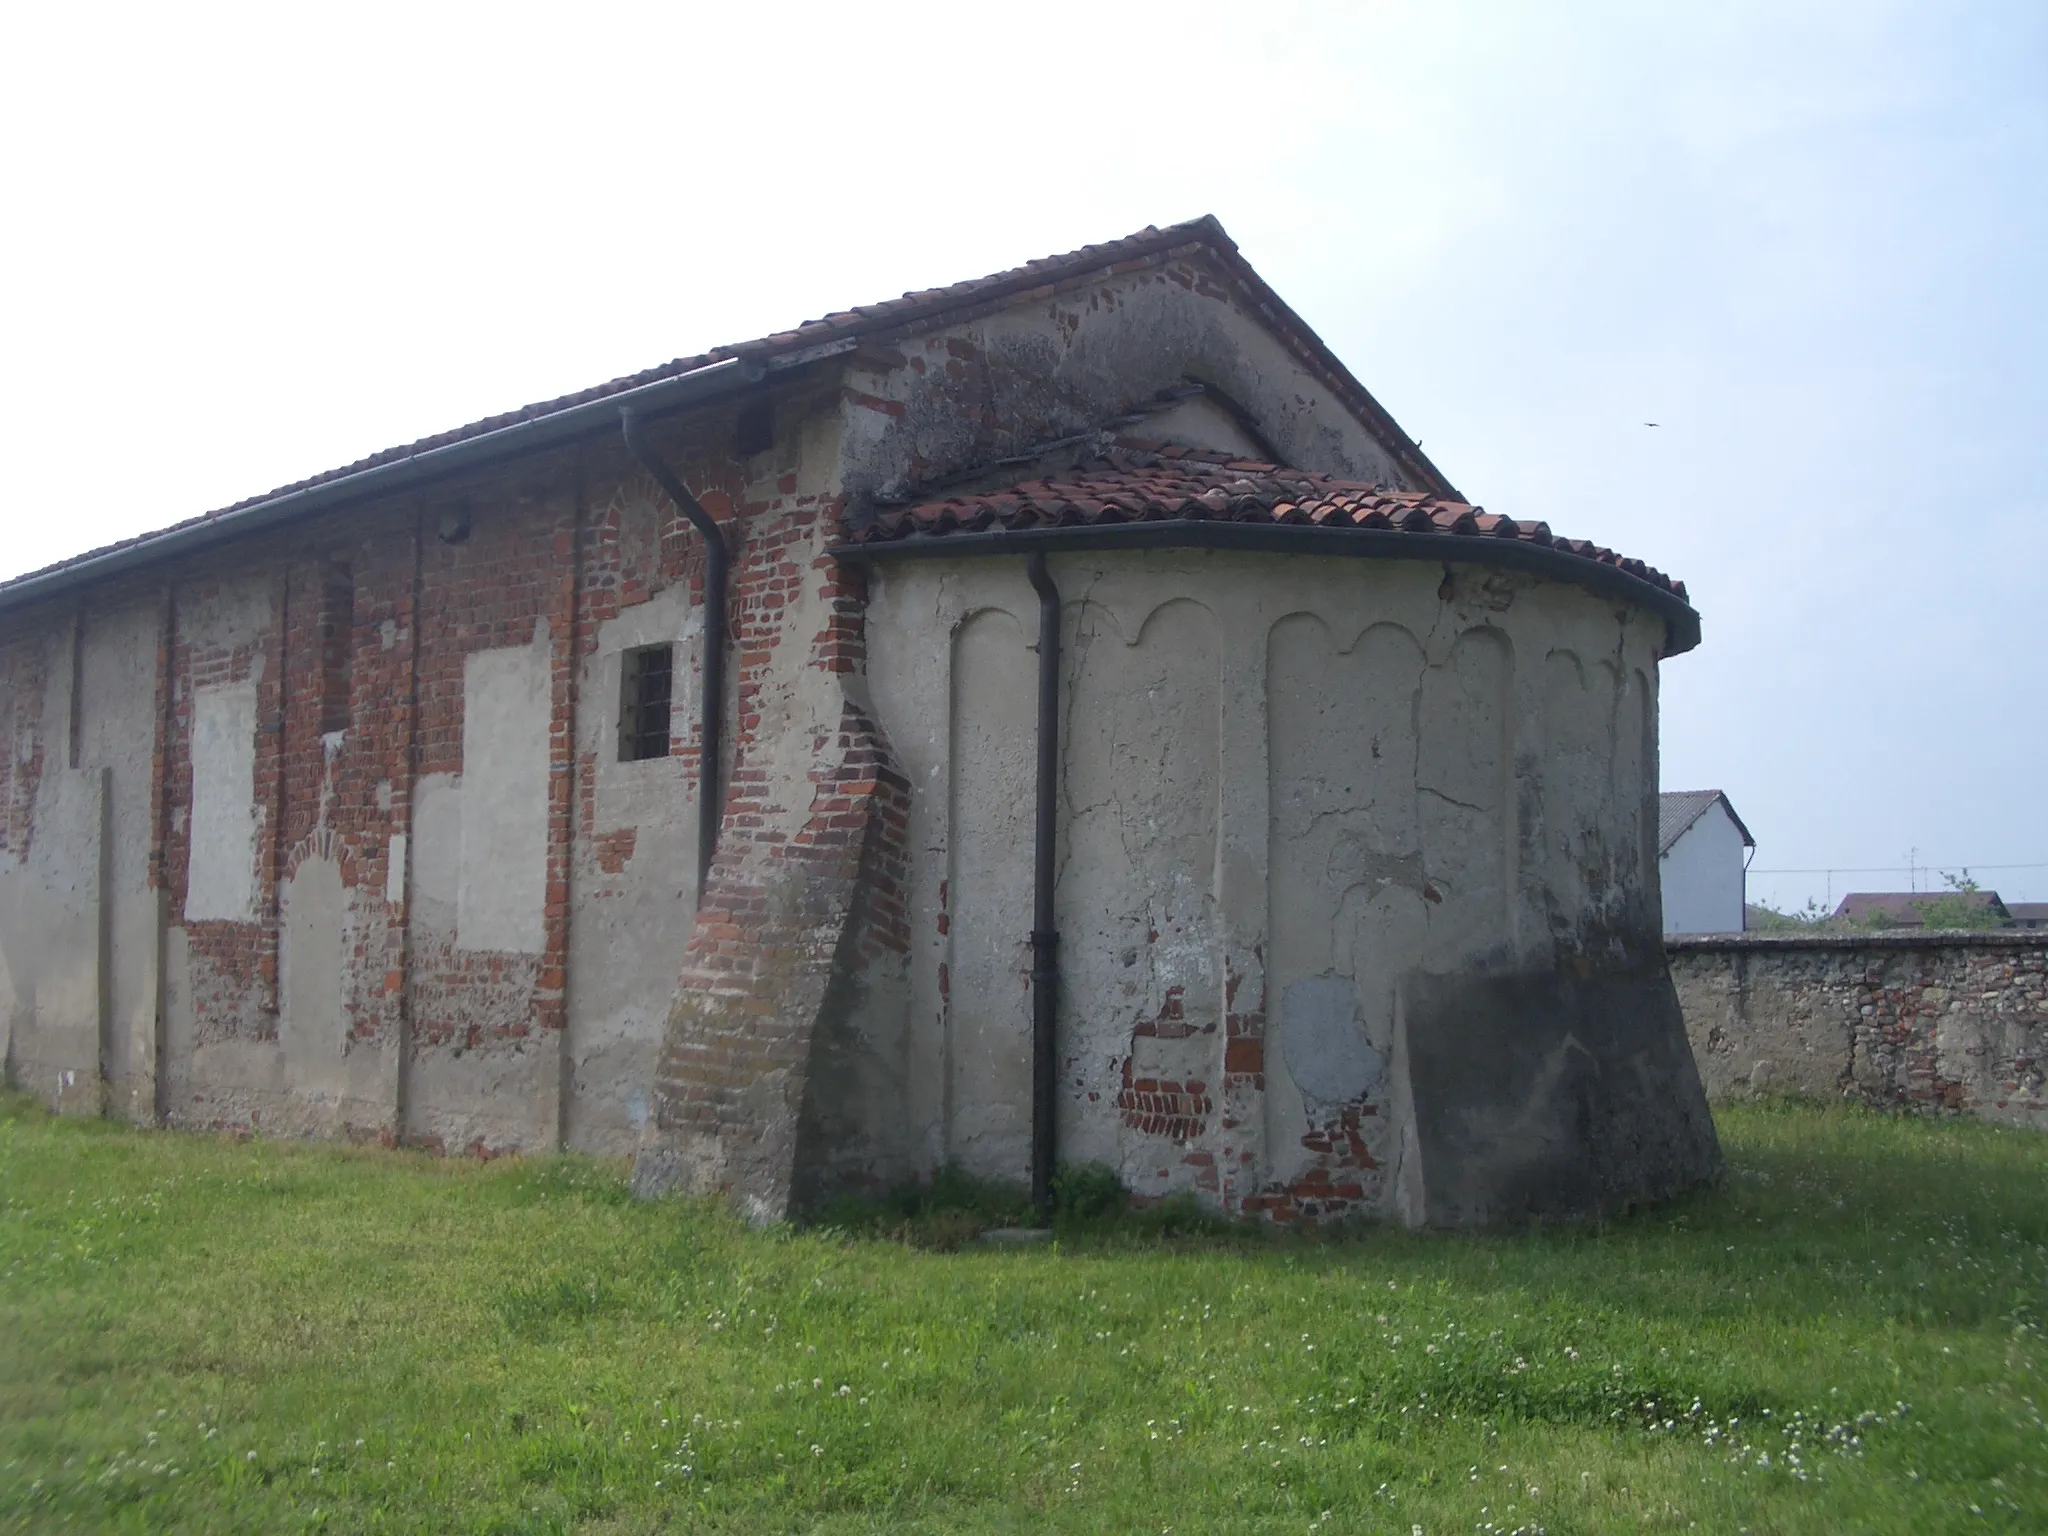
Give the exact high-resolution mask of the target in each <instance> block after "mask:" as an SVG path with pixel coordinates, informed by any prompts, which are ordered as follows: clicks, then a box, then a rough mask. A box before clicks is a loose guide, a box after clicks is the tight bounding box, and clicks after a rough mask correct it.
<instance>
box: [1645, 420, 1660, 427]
mask: <svg viewBox="0 0 2048 1536" xmlns="http://www.w3.org/2000/svg"><path fill="white" fill-rule="evenodd" d="M1643 425H1644V426H1646V427H1661V426H1663V425H1664V423H1663V422H1661V421H1646V422H1644V423H1643Z"/></svg>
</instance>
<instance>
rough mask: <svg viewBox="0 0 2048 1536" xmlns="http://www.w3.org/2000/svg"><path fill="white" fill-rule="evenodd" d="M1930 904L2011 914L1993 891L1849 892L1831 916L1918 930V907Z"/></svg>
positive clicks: (1921, 915) (1920, 919) (1922, 917)
mask: <svg viewBox="0 0 2048 1536" xmlns="http://www.w3.org/2000/svg"><path fill="white" fill-rule="evenodd" d="M1932 901H1960V902H1961V903H1962V905H1963V907H1964V908H1965V909H1966V910H1972V911H1988V912H1989V913H1991V915H1992V916H1994V917H2009V916H2011V915H2012V914H2011V909H2010V908H2008V907H2007V906H2006V904H2005V903H2004V902H2002V901H2000V900H1999V899H1998V892H1996V891H1852V892H1851V893H1850V894H1849V895H1847V896H1844V897H1843V898H1842V902H1841V905H1840V906H1838V907H1836V908H1835V916H1837V917H1840V918H1846V919H1848V920H1849V921H1850V922H1860V923H1867V922H1869V921H1871V920H1872V919H1874V918H1883V919H1884V920H1885V921H1887V922H1890V923H1894V924H1896V925H1898V926H1899V927H1901V928H1918V927H1921V926H1922V925H1923V924H1924V923H1925V922H1926V914H1925V913H1923V912H1922V911H1921V910H1920V909H1921V907H1922V906H1923V905H1924V904H1925V903H1927V902H1932Z"/></svg>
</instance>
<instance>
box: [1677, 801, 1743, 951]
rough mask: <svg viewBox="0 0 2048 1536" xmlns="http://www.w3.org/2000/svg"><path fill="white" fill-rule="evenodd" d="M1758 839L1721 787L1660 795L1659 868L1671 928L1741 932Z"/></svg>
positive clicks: (1681, 930) (1682, 931) (1682, 930)
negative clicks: (1748, 880) (1750, 865)
mask: <svg viewBox="0 0 2048 1536" xmlns="http://www.w3.org/2000/svg"><path fill="white" fill-rule="evenodd" d="M1754 847H1756V839H1755V838H1753V837H1751V836H1750V835H1749V828H1747V827H1745V826H1744V825H1743V824H1742V818H1741V817H1739V816H1737V815H1736V814H1735V807H1734V806H1732V805H1730V804H1729V803H1728V797H1727V796H1726V795H1724V794H1722V793H1721V791H1719V790H1718V789H1682V790H1677V791H1674V792H1673V793H1671V794H1665V795H1659V796H1658V797H1657V873H1658V875H1659V877H1660V878H1661V879H1662V881H1663V886H1664V931H1665V932H1666V933H1740V932H1741V931H1742V927H1743V922H1742V903H1743V898H1744V896H1745V894H1746V891H1745V884H1746V880H1747V871H1748V867H1749V850H1750V849H1752V848H1754Z"/></svg>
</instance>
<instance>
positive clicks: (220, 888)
mask: <svg viewBox="0 0 2048 1536" xmlns="http://www.w3.org/2000/svg"><path fill="white" fill-rule="evenodd" d="M206 919H221V920H225V921H227V922H236V923H247V922H254V921H255V919H256V684H255V682H254V681H253V680H252V681H249V682H241V683H226V684H222V685H220V686H218V687H211V688H200V689H198V690H196V691H195V692H194V694H193V696H192V859H191V866H190V872H189V874H188V875H187V877H186V889H185V920H186V921H187V922H200V921H204V920H206Z"/></svg>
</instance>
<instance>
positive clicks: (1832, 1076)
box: [1667, 932, 2048, 1130]
mask: <svg viewBox="0 0 2048 1536" xmlns="http://www.w3.org/2000/svg"><path fill="white" fill-rule="evenodd" d="M1667 950H1668V953H1669V956H1670V962H1671V975H1672V978H1673V980H1674V981H1675V982H1676V983H1677V986H1678V998H1679V1004H1680V1006H1681V1007H1682V1008H1683V1009H1684V1012H1685V1025H1686V1033H1687V1035H1688V1036H1689V1037H1690V1039H1691V1041H1692V1049H1693V1056H1694V1058H1695V1059H1696V1060H1697V1061H1698V1063H1699V1069H1700V1077H1701V1079H1702V1080H1703V1081H1704V1083H1705V1085H1706V1089H1707V1094H1708V1097H1709V1098H1712V1099H1735V1098H1741V1097H1745V1096H1748V1095H1753V1094H1759V1093H1795V1094H1804V1095H1808V1096H1812V1097H1817V1098H1835V1097H1845V1098H1854V1099H1860V1100H1862V1101H1863V1102H1865V1103H1868V1104H1875V1105H1881V1106H1884V1107H1888V1108H1894V1109H1903V1110H1920V1111H1959V1112H1963V1113H1967V1114H1973V1115H1978V1116H1981V1117H1983V1118H1984V1119H1987V1120H1996V1121H2001V1122H2004V1123H2006V1124H2010V1125H2030V1126H2035V1127H2037V1128H2040V1129H2043V1130H2048V1088H2044V1086H2043V1077H2044V1074H2048V935H2042V934H2038V933H2002V932H1989V933H1917V934H1845V935H1825V936H1820V935H1816V936H1812V937H1807V936H1801V935H1793V936H1784V937H1781V936H1778V935H1766V934H1728V935H1718V936H1713V937H1698V938H1676V939H1672V940H1670V941H1669V943H1668V945H1667Z"/></svg>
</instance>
